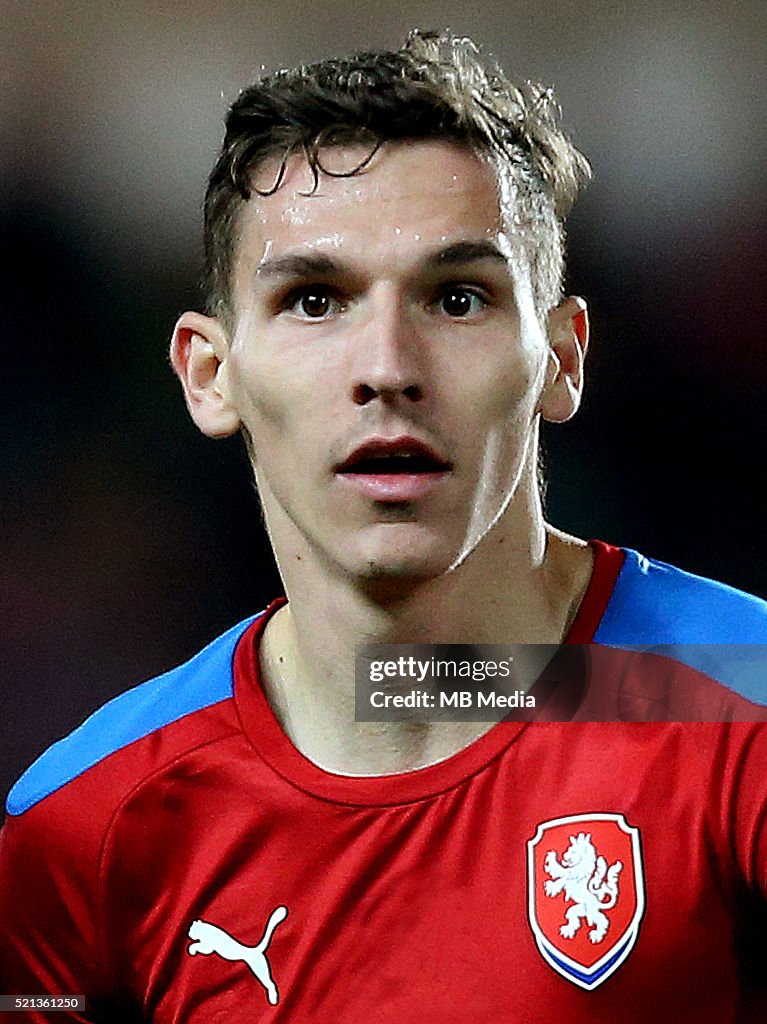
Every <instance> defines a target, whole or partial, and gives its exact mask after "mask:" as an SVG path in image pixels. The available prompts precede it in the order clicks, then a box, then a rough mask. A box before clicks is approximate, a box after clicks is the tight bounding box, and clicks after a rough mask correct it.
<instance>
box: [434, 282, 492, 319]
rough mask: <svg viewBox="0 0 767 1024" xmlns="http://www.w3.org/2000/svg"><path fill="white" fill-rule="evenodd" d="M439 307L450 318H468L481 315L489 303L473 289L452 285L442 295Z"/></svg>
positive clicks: (438, 302) (438, 301)
mask: <svg viewBox="0 0 767 1024" xmlns="http://www.w3.org/2000/svg"><path fill="white" fill-rule="evenodd" d="M437 305H438V307H439V309H440V310H441V311H442V312H443V313H447V315H448V316H451V317H455V318H466V317H469V316H476V315H477V314H478V313H481V312H482V310H483V309H484V308H485V307H486V306H487V302H486V301H485V299H483V298H482V296H481V295H478V294H477V292H475V291H473V290H472V289H471V288H462V287H459V286H458V285H450V286H449V287H448V288H445V289H444V291H443V292H442V294H441V295H440V297H439V299H438V300H437Z"/></svg>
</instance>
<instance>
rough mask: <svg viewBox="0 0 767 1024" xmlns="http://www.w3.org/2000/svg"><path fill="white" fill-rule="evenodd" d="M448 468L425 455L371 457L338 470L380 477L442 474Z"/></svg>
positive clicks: (447, 465) (444, 463)
mask: <svg viewBox="0 0 767 1024" xmlns="http://www.w3.org/2000/svg"><path fill="white" fill-rule="evenodd" d="M449 468H450V466H449V464H448V463H446V462H440V461H439V460H437V459H432V458H430V457H429V456H427V455H415V454H403V455H372V456H368V457H366V458H361V459H359V460H357V461H356V462H354V463H353V464H352V465H350V466H348V467H346V468H344V469H340V470H339V472H340V473H347V474H355V473H357V474H362V475H368V476H380V475H382V474H401V473H443V472H445V471H446V470H448V469H449Z"/></svg>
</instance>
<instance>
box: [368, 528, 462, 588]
mask: <svg viewBox="0 0 767 1024" xmlns="http://www.w3.org/2000/svg"><path fill="white" fill-rule="evenodd" d="M429 541H431V542H429ZM459 550H460V548H459V546H458V545H456V546H454V547H453V546H450V545H447V544H445V539H444V538H441V543H434V538H430V539H429V538H424V537H415V538H400V539H399V540H398V542H397V543H391V542H390V543H381V542H380V538H379V542H377V543H373V544H366V545H365V546H364V549H363V550H361V551H360V552H359V557H358V558H357V559H355V562H356V564H354V565H350V566H349V571H350V573H351V574H352V575H354V576H356V577H357V578H358V579H360V580H368V581H370V582H377V581H384V580H389V581H391V582H392V583H397V582H399V583H402V584H407V583H413V584H417V583H427V582H429V581H430V580H435V579H438V578H439V577H440V576H444V575H445V574H446V573H448V572H450V570H451V569H452V568H453V566H454V565H455V563H456V560H457V559H458V557H459Z"/></svg>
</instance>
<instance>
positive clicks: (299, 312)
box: [284, 285, 341, 320]
mask: <svg viewBox="0 0 767 1024" xmlns="http://www.w3.org/2000/svg"><path fill="white" fill-rule="evenodd" d="M284 308H285V309H287V310H289V311H290V312H291V313H294V314H295V315H296V316H298V317H300V318H301V319H304V320H323V319H325V317H328V316H330V315H332V314H333V313H337V312H338V311H339V310H340V309H341V303H340V302H339V301H338V299H337V298H336V297H335V296H334V295H333V293H332V292H331V291H330V289H329V288H324V287H322V286H321V285H313V286H311V287H307V288H301V289H300V290H299V291H294V292H292V293H291V294H290V295H288V296H287V298H286V299H285V303H284Z"/></svg>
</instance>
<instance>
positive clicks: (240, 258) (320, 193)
mask: <svg viewBox="0 0 767 1024" xmlns="http://www.w3.org/2000/svg"><path fill="white" fill-rule="evenodd" d="M358 155H359V154H358V153H354V152H348V151H347V152H345V153H339V154H338V159H339V162H341V163H345V162H347V161H348V160H349V159H355V158H356V157H357V156H358ZM271 170H272V168H265V171H266V172H267V174H268V173H269V172H270V171H271ZM311 180H312V175H311V172H310V169H309V168H308V166H307V164H306V161H305V160H304V158H303V157H299V156H295V157H293V158H291V160H290V161H289V162H288V165H287V168H286V172H285V175H284V177H283V181H282V183H281V185H280V187H279V188H278V189H277V190H276V191H275V192H273V193H271V194H270V195H268V196H259V195H253V196H252V197H251V199H250V200H249V201H248V202H247V204H245V206H244V207H243V208H242V209H241V211H240V215H239V221H238V230H237V238H236V259H235V267H236V273H235V279H236V281H235V288H234V292H235V296H234V298H235V305H237V306H241V302H239V301H237V300H238V297H239V299H244V298H245V297H246V295H247V291H248V288H249V285H250V282H251V281H252V279H253V274H254V273H256V272H258V273H259V274H260V275H261V276H262V277H264V276H268V277H270V278H271V279H272V280H274V279H276V278H277V277H283V278H285V279H288V278H291V277H300V276H302V275H303V276H315V277H316V276H317V275H332V274H336V275H337V274H338V273H339V272H340V271H341V269H342V268H343V269H344V270H348V271H349V272H352V271H353V272H355V273H357V275H358V276H365V277H380V278H386V277H392V278H394V277H402V276H403V275H406V274H407V273H409V272H410V271H411V270H412V271H415V270H417V271H418V272H419V273H421V272H423V273H429V272H437V271H442V270H444V269H445V268H446V267H456V268H457V267H462V266H463V267H467V266H469V265H471V264H475V265H476V264H477V263H478V262H481V261H488V260H489V261H491V262H494V263H495V264H496V265H498V264H502V265H503V267H504V269H506V268H507V260H508V246H507V245H506V244H505V242H504V241H503V239H504V231H503V221H502V218H501V215H500V209H499V190H498V186H497V182H496V178H495V174H494V170H493V168H492V166H491V165H490V164H489V163H488V162H487V161H482V160H478V159H477V158H476V157H475V156H474V155H473V154H472V153H470V152H468V151H467V150H465V149H462V148H459V147H455V146H453V145H451V144H450V143H445V142H429V143H420V142H419V143H412V144H392V145H387V146H383V147H381V148H380V149H379V151H378V152H377V153H376V155H375V158H374V159H373V160H371V161H370V163H369V164H368V165H367V166H366V168H365V169H364V170H363V171H362V172H361V173H360V174H359V175H356V176H354V177H335V176H332V175H325V174H321V175H320V179H319V181H318V183H317V187H316V188H313V187H307V186H310V185H311Z"/></svg>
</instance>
